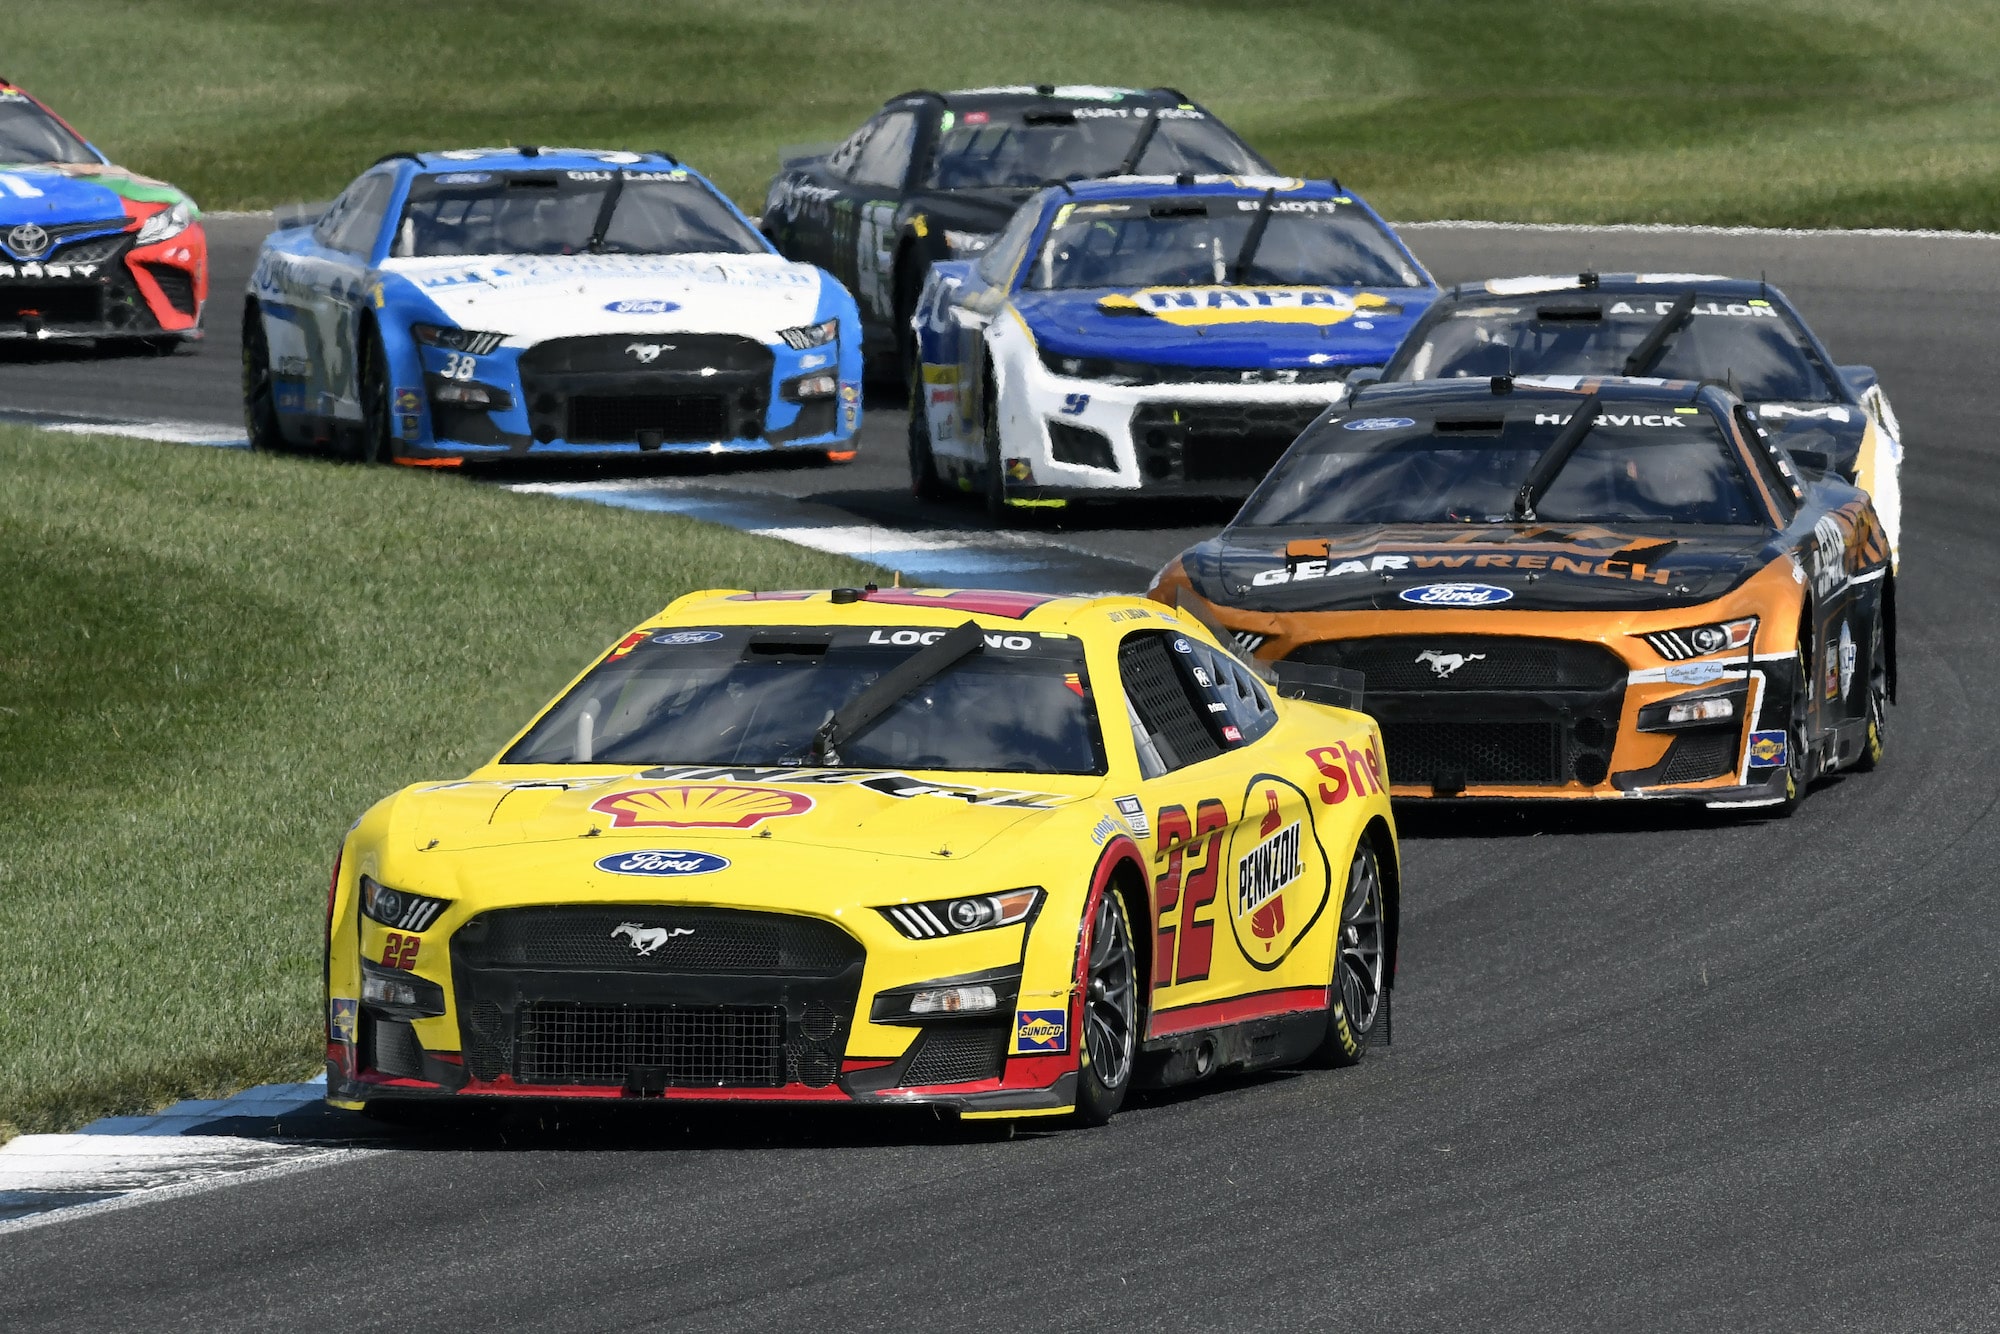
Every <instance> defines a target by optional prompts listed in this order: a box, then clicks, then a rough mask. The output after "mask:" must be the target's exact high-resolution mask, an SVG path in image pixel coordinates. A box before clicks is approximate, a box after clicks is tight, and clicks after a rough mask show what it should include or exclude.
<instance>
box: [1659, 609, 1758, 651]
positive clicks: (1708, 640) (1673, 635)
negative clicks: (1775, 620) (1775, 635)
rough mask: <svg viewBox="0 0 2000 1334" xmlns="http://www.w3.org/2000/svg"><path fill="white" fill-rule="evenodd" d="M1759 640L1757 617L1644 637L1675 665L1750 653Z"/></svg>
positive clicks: (1696, 626)
mask: <svg viewBox="0 0 2000 1334" xmlns="http://www.w3.org/2000/svg"><path fill="white" fill-rule="evenodd" d="M1756 637H1757V618H1756V617H1755V616H1745V617H1742V618H1741V619H1739V620H1734V621H1716V622H1713V623H1711V624H1708V625H1691V626H1689V627H1687V628H1686V629H1684V630H1655V631H1653V632H1651V633H1650V634H1648V635H1646V636H1644V638H1645V640H1646V642H1647V643H1648V644H1651V645H1652V646H1653V651H1654V652H1655V653H1657V654H1659V655H1660V656H1661V657H1663V658H1666V659H1668V660H1669V661H1672V662H1679V661H1680V660H1681V659H1683V658H1705V657H1707V656H1708V655H1709V654H1711V653H1725V652H1732V651H1743V650H1747V649H1748V648H1749V647H1750V645H1751V642H1752V641H1753V640H1755V639H1756Z"/></svg>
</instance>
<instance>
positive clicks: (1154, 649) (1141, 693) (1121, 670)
mask: <svg viewBox="0 0 2000 1334" xmlns="http://www.w3.org/2000/svg"><path fill="white" fill-rule="evenodd" d="M1177 644H1187V645H1188V646H1189V649H1190V651H1191V650H1192V647H1193V641H1191V640H1188V639H1187V638H1186V637H1185V636H1182V635H1174V634H1170V633H1165V632H1161V631H1141V632H1140V633H1138V634H1135V635H1130V636H1128V637H1127V638H1126V640H1125V642H1124V643H1122V644H1120V645H1119V646H1118V676H1119V679H1120V680H1121V681H1122V682H1123V683H1124V686H1125V697H1126V699H1127V701H1128V702H1129V703H1130V704H1131V707H1132V712H1133V714H1134V716H1135V717H1136V719H1137V722H1138V726H1137V727H1136V728H1135V729H1134V736H1135V738H1136V737H1138V736H1140V735H1141V734H1143V736H1144V738H1145V740H1146V741H1147V742H1149V743H1150V744H1151V746H1152V748H1153V750H1154V752H1155V754H1156V755H1157V757H1158V759H1159V762H1160V763H1161V764H1162V765H1163V766H1164V768H1163V770H1162V772H1165V771H1168V770H1173V769H1180V768H1184V767H1185V766H1187V765H1190V764H1199V763H1201V762H1202V761H1203V760H1211V759H1214V758H1215V757H1216V756H1218V755H1220V754H1222V753H1223V751H1224V750H1225V749H1227V747H1226V746H1224V745H1223V743H1222V740H1221V737H1220V729H1219V728H1218V727H1217V726H1216V725H1215V724H1212V723H1210V722H1209V720H1208V718H1207V717H1206V716H1205V715H1206V704H1205V702H1198V701H1197V700H1196V698H1195V696H1194V694H1193V693H1192V692H1191V690H1190V686H1191V684H1192V677H1191V676H1190V675H1188V674H1187V673H1186V672H1185V671H1184V669H1183V668H1182V667H1180V666H1179V665H1177V664H1176V663H1175V661H1174V659H1175V657H1176V656H1177V655H1176V650H1175V646H1176V645H1177ZM1145 751H1146V747H1145V746H1144V745H1142V746H1141V747H1140V754H1141V760H1140V764H1141V767H1142V769H1143V767H1144V766H1145V764H1146V760H1145V758H1144V756H1145Z"/></svg>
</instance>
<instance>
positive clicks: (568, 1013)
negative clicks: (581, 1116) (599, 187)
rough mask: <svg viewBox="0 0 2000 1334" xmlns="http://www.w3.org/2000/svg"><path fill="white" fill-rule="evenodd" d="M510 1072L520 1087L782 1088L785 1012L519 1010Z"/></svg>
mask: <svg viewBox="0 0 2000 1334" xmlns="http://www.w3.org/2000/svg"><path fill="white" fill-rule="evenodd" d="M518 1044H519V1045H518V1049H517V1054H516V1056H515V1067H514V1068H515V1074H516V1077H517V1078H519V1079H520V1080H521V1082H523V1083H526V1084H623V1083H625V1082H626V1081H627V1078H628V1076H630V1077H631V1078H633V1079H636V1080H640V1081H643V1082H650V1083H654V1084H657V1085H659V1086H663V1087H680V1088H688V1087H734V1088H776V1087H777V1086H778V1085H780V1084H782V1083H784V1082H785V1045H784V1044H785V1012H784V1010H783V1009H782V1008H781V1007H778V1006H769V1005H734V1006H731V1005H720V1006H713V1007H695V1006H678V1005H614V1004H584V1003H579V1002H575V1001H534V1002H530V1003H529V1004H527V1005H525V1006H523V1007H522V1012H521V1021H520V1036H519V1039H518Z"/></svg>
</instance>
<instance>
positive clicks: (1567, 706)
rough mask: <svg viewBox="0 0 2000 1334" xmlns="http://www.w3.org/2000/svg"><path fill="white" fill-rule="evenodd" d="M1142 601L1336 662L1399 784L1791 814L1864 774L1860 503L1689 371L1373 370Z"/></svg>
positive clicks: (1877, 685)
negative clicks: (1639, 375) (1811, 792)
mask: <svg viewBox="0 0 2000 1334" xmlns="http://www.w3.org/2000/svg"><path fill="white" fill-rule="evenodd" d="M1152 596H1153V597H1154V598H1156V599H1158V600H1160V601H1162V602H1167V603H1170V604H1176V603H1178V604H1182V605H1186V606H1188V607H1189V608H1190V609H1191V610H1193V611H1195V612H1196V613H1198V614H1201V615H1204V616H1208V617H1212V618H1213V619H1214V620H1215V621H1216V622H1218V623H1219V624H1221V625H1222V626H1223V627H1225V628H1226V629H1227V630H1228V631H1229V632H1230V633H1231V634H1233V635H1234V636H1235V637H1236V640H1237V642H1238V643H1239V644H1240V645H1241V646H1242V647H1243V648H1245V649H1246V650H1249V651H1250V652H1253V653H1254V654H1255V655H1256V656H1258V657H1260V658H1263V659H1267V660H1279V661H1290V662H1295V663H1312V664H1318V665H1323V666H1335V667H1342V668H1349V669H1353V670H1357V671H1360V672H1361V673H1363V674H1364V675H1365V677H1366V690H1367V706H1366V707H1367V709H1368V711H1369V712H1370V713H1372V714H1374V715H1375V716H1376V717H1377V718H1378V719H1379V720H1380V721H1381V723H1382V730H1383V737H1384V742H1385V745H1386V748H1387V752H1388V754H1387V760H1388V767H1389V774H1390V778H1391V791H1392V792H1393V793H1394V794H1395V795H1397V796H1402V797H1449V798H1476V797H1508V798H1523V797H1535V798H1545V797H1571V798H1635V797H1636V798H1648V797H1650V798H1678V799H1692V800H1698V801H1702V802H1706V803H1707V804H1708V805H1710V806H1717V807H1726V806H1776V807H1781V808H1782V809H1783V810H1784V811H1786V812H1789V810H1790V809H1791V808H1792V807H1794V806H1795V805H1796V804H1797V802H1798V801H1799V800H1800V799H1802V798H1803V797H1804V795H1805V792H1806V788H1807V786H1808V785H1809V784H1810V783H1811V782H1812V781H1813V779H1814V778H1815V777H1817V776H1818V775H1821V774H1824V773H1828V772H1831V771H1832V770H1835V769H1855V768H1858V769H1866V768H1872V767H1873V766H1874V765H1875V763H1876V761H1877V760H1878V759H1879V758H1880V757H1881V754H1882V741H1883V731H1884V723H1885V715H1886V712H1887V708H1888V705H1889V703H1890V702H1891V700H1893V698H1894V695H1895V686H1896V677H1895V671H1896V656H1895V607H1896V602H1895V589H1894V576H1893V573H1892V571H1891V568H1890V560H1889V549H1888V542H1887V540H1886V537H1885V535H1884V533H1883V529H1882V525H1881V522H1880V520H1879V519H1878V518H1877V517H1876V513H1875V510H1874V508H1873V506H1872V505H1871V504H1870V502H1869V499H1868V496H1867V495H1866V493H1864V492H1862V491H1860V490H1858V489H1857V488H1855V487H1854V486H1852V485H1850V484H1849V483H1847V482H1845V481H1843V480H1842V479H1841V478H1840V477H1839V476H1838V475H1836V474H1834V473H1822V472H1819V471H1816V470H1814V469H1811V468H1808V467H1804V466H1802V465H1800V464H1798V463H1796V462H1795V461H1793V460H1792V459H1790V458H1789V457H1787V455H1786V454H1785V453H1784V452H1783V451H1782V450H1779V449H1778V448H1776V447H1775V446H1774V445H1773V444H1772V443H1771V439H1770V437H1769V436H1768V434H1767V433H1765V432H1764V431H1763V430H1762V429H1761V428H1760V427H1759V425H1758V423H1757V420H1756V418H1755V417H1754V416H1752V415H1751V414H1750V412H1749V411H1748V410H1747V409H1746V408H1745V407H1744V405H1743V402H1742V400H1741V399H1739V398H1738V397H1737V396H1736V395H1735V394H1733V393H1731V392H1730V391H1729V390H1728V389H1726V388H1725V387H1723V386H1720V385H1716V384H1713V383H1703V384H1696V383H1692V382H1689V381H1672V380H1657V379H1613V378H1605V379H1587V380H1586V379H1578V378H1575V377H1557V378H1548V379H1528V378H1525V377H1524V378H1520V379H1514V378H1510V377H1506V376H1500V377H1495V378H1492V379H1490V380H1489V379H1479V380H1464V379H1461V380H1430V381H1420V382H1416V383H1404V384H1382V385H1374V386H1370V387H1368V388H1366V389H1363V390H1362V391H1361V392H1360V393H1359V394H1358V395H1357V396H1356V397H1355V398H1354V399H1352V400H1350V401H1349V402H1347V403H1344V404H1340V405H1338V406H1337V407H1336V408H1334V409H1329V411H1328V412H1327V413H1326V414H1325V415H1323V416H1322V417H1320V418H1319V420H1318V421H1316V422H1314V423H1313V425H1312V426H1311V427H1309V428H1308V429H1307V430H1306V431H1305V433H1304V434H1303V435H1301V436H1300V437H1299V439H1298V441H1297V442H1296V443H1294V444H1293V446H1292V448H1291V450H1290V451H1289V452H1288V453H1287V454H1286V455H1285V456H1284V457H1283V458H1282V459H1281V460H1280V461H1279V462H1278V464H1277V465H1276V467H1274V468H1273V469H1272V471H1271V474H1270V476H1269V477H1268V478H1266V479H1265V481H1264V482H1263V484H1262V485H1261V486H1260V487H1259V488H1258V489H1257V491H1256V492H1255V493H1254V494H1253V495H1252V496H1251V497H1250V499H1249V500H1248V501H1247V502H1246V503H1245V504H1244V506H1243V509H1242V511H1241V512H1240V513H1239V514H1238V515H1237V516H1236V518H1235V519H1234V520H1233V521H1232V522H1231V523H1230V525H1229V526H1228V527H1227V528H1225V529H1224V530H1223V531H1222V532H1221V533H1219V534H1218V535H1217V536H1215V537H1214V538H1211V539H1210V540H1208V541H1206V542H1203V543H1201V544H1199V545H1198V546H1195V547H1192V548H1190V549H1189V550H1188V551H1186V552H1184V553H1183V554H1182V555H1181V556H1180V557H1179V558H1177V559H1176V560H1174V561H1173V562H1172V563H1171V564H1169V565H1168V566H1167V567H1166V568H1165V569H1164V570H1162V571H1161V572H1160V575H1159V577H1158V579H1157V580H1156V581H1155V585H1154V588H1153V590H1152Z"/></svg>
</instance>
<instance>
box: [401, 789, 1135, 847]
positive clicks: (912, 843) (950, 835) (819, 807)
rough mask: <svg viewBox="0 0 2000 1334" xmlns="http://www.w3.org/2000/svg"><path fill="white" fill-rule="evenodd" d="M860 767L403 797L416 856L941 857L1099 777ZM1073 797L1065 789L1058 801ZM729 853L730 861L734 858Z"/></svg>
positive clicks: (1080, 792) (987, 838) (988, 837)
mask: <svg viewBox="0 0 2000 1334" xmlns="http://www.w3.org/2000/svg"><path fill="white" fill-rule="evenodd" d="M1017 777H1018V776H1016V775H967V774H939V773H905V772H890V771H883V770H857V769H776V770H768V769H765V770H748V769H715V768H710V767H702V768H695V767H681V768H672V769H651V770H645V771H642V772H639V773H625V774H617V775H600V776H573V775H564V776H561V777H547V778H471V779H466V780H463V781H460V782H453V783H437V784H423V785H419V786H417V787H414V788H410V789H407V790H405V792H404V793H403V794H401V796H400V797H399V798H398V801H397V807H396V814H395V825H396V826H397V827H398V830H399V832H402V831H406V832H407V836H408V838H409V839H410V843H409V844H408V845H406V846H411V847H412V848H413V850H415V851H420V852H454V851H471V850H475V849H482V848H495V847H500V846H505V845H510V844H540V843H550V842H556V841H565V840H570V839H587V840H589V841H590V844H591V846H592V847H594V848H602V849H603V853H602V854H600V855H609V854H611V853H613V852H616V851H618V850H619V849H646V848H668V849H675V850H691V851H701V850H706V849H715V850H718V851H722V850H724V849H727V848H728V847H730V846H732V845H741V844H743V843H745V842H751V843H764V844H767V845H780V846H782V845H793V846H803V847H816V848H838V849H845V850H850V851H854V852H865V853H872V854H878V855H879V854H889V855H899V856H909V857H923V858H934V857H937V856H939V855H940V854H943V855H947V856H951V857H964V856H969V855H971V854H972V853H974V852H977V851H978V850H979V849H980V848H982V847H984V846H985V845H986V844H987V843H989V842H991V841H992V840H993V839H994V838H995V837H997V836H998V835H1000V834H1001V833H1003V832H1005V831H1006V830H1008V829H1010V828H1012V827H1014V826H1015V825H1017V824H1020V823H1021V822H1022V821H1024V820H1030V819H1033V818H1035V817H1036V816H1038V815H1040V814H1043V813H1045V812H1048V811H1052V810H1057V809H1060V808H1061V807H1064V806H1067V805H1071V804H1073V803H1076V802H1079V801H1083V800H1086V799H1088V798H1089V797H1090V796H1091V795H1093V794H1094V793H1095V790H1096V788H1097V787H1099V786H1101V783H1102V780H1100V779H1096V778H1070V777H1053V778H1048V779H1046V780H1042V779H1041V776H1036V777H1037V780H1038V781H1045V782H1046V784H1047V785H1046V786H1042V787H1029V786H1004V785H1003V784H1008V783H1010V782H1012V781H1013V780H1014V779H1015V778H1017ZM1058 789H1062V790H1058ZM724 855H728V854H727V853H726V852H725V853H724Z"/></svg>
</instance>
